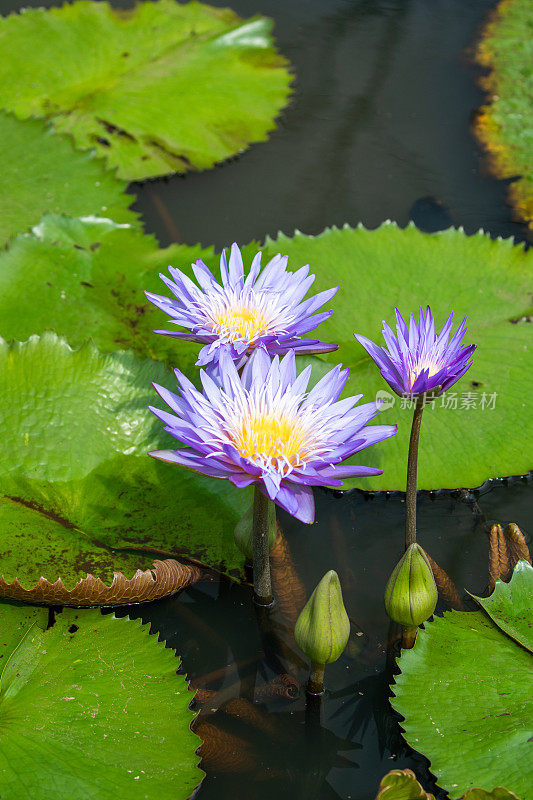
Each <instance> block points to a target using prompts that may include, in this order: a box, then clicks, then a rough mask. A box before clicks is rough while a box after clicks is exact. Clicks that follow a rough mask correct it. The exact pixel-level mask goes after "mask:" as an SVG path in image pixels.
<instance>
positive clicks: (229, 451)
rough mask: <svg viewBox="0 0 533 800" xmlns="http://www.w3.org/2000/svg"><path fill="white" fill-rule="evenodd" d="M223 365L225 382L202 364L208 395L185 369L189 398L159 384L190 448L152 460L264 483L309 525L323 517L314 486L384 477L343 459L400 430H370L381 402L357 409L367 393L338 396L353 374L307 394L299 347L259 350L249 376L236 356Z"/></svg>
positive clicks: (328, 379)
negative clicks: (281, 353)
mask: <svg viewBox="0 0 533 800" xmlns="http://www.w3.org/2000/svg"><path fill="white" fill-rule="evenodd" d="M219 366H220V370H219V375H220V382H215V381H214V380H213V377H212V375H210V374H208V373H207V372H206V371H205V370H200V375H201V380H202V385H203V393H202V392H200V391H198V390H197V389H195V387H194V386H193V384H192V383H191V382H190V381H189V380H188V378H186V377H185V375H183V374H182V373H181V372H180V371H179V370H176V376H177V378H178V383H179V387H180V392H179V394H173V393H172V392H169V391H168V390H167V389H164V388H163V387H162V386H157V385H155V384H154V386H155V389H156V391H157V392H158V393H159V395H160V396H161V398H162V399H163V400H164V401H165V402H166V403H167V404H168V406H169V407H170V409H171V410H172V411H173V412H174V413H173V414H169V413H168V412H166V411H160V410H159V409H157V408H151V409H150V410H151V411H153V413H154V414H156V416H158V417H159V418H160V419H161V420H162V421H163V422H164V423H165V426H166V428H165V430H167V431H168V432H169V433H170V434H172V436H174V437H175V438H176V439H179V440H180V441H181V442H183V444H185V445H186V446H187V447H186V449H182V450H157V451H155V452H152V453H150V455H151V456H154V458H158V459H160V460H161V461H166V462H168V463H170V464H180V465H182V466H184V467H188V468H189V469H193V470H197V471H198V472H202V473H204V474H205V475H211V476H213V477H215V478H227V479H228V480H230V481H231V482H232V483H234V484H235V486H241V487H242V486H249V485H251V484H255V485H257V486H258V487H259V489H260V490H261V491H262V492H263V494H264V495H266V496H267V497H269V498H271V499H272V500H274V502H275V503H277V504H278V505H279V506H281V507H282V508H284V509H285V510H286V511H288V512H289V514H292V515H293V516H294V517H296V518H297V519H299V520H301V521H302V522H307V523H310V522H313V520H314V516H315V506H314V500H313V492H312V489H311V487H312V486H342V479H343V478H349V477H353V476H359V475H380V474H381V473H382V470H380V469H375V468H373V467H361V466H351V465H342V464H341V463H340V462H341V461H343V460H345V459H346V458H348V457H349V456H352V455H353V454H354V453H357V452H358V451H359V450H363V449H364V448H365V447H368V446H369V445H371V444H375V443H376V442H380V441H382V440H383V439H387V438H388V437H389V436H392V435H393V434H394V433H396V425H371V426H370V427H365V426H366V424H367V423H368V422H369V421H370V420H371V419H372V418H373V417H375V416H376V414H378V412H379V404H378V403H376V402H372V403H366V404H364V405H361V406H356V403H357V402H358V400H359V399H360V398H361V395H357V396H355V397H348V398H346V399H345V400H340V401H339V400H338V397H339V395H340V393H341V391H342V389H343V387H344V385H345V383H346V380H347V378H348V373H349V370H347V369H344V370H343V369H342V368H341V366H337V367H335V368H334V369H332V370H330V371H329V372H328V373H327V374H326V375H325V376H324V377H323V378H322V379H321V380H319V381H318V383H317V384H316V386H314V388H313V389H311V391H310V392H307V385H308V383H309V379H310V375H311V366H308V367H306V368H305V369H304V370H303V371H302V372H301V374H300V375H298V376H297V375H296V362H295V356H294V351H291V352H289V353H288V354H287V355H286V356H285V357H284V358H283V360H281V361H280V360H279V357H278V356H276V357H275V358H274V359H273V360H272V361H271V360H270V357H269V356H268V355H267V354H266V353H265V351H264V350H261V349H258V350H255V351H254V352H253V354H252V356H251V357H250V359H249V360H248V361H247V363H246V365H245V367H244V369H243V371H242V374H241V375H239V373H238V372H237V368H236V366H235V363H234V362H233V360H232V358H231V356H230V355H229V353H227V352H224V353H222V354H221V358H220V362H219Z"/></svg>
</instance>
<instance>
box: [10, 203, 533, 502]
mask: <svg viewBox="0 0 533 800" xmlns="http://www.w3.org/2000/svg"><path fill="white" fill-rule="evenodd" d="M264 250H265V254H264V259H263V260H264V261H265V260H266V258H269V257H271V256H272V255H274V254H276V253H278V252H282V253H287V254H288V255H289V258H290V260H289V264H290V268H292V269H293V270H296V269H297V268H298V267H300V266H302V264H305V263H310V264H311V269H312V271H313V272H315V273H316V276H317V277H316V288H317V289H326V288H328V287H331V286H335V285H339V286H340V290H339V292H338V294H337V296H336V297H335V298H334V300H333V301H332V306H333V309H334V313H333V316H332V317H331V319H330V320H328V322H326V323H324V324H323V325H321V326H320V328H319V330H318V331H317V333H318V334H319V335H320V337H321V338H322V339H323V340H324V341H333V342H338V343H339V344H340V348H339V351H337V352H336V353H332V354H330V355H328V356H326V357H325V358H327V359H328V361H324V360H318V359H315V360H314V361H315V368H314V370H315V373H316V374H318V373H319V371H320V368H321V365H324V368H325V367H326V365H327V364H328V363H337V362H338V361H342V362H344V364H346V365H347V366H349V367H350V368H351V370H352V377H351V379H350V381H349V383H348V386H347V388H346V392H350V393H354V394H358V393H360V392H362V393H363V394H364V396H365V398H366V399H368V400H370V399H374V398H375V396H376V394H377V392H387V391H389V387H388V386H387V384H386V383H385V381H384V380H383V378H382V377H381V375H380V373H379V370H378V369H377V367H376V366H375V365H374V363H373V362H372V361H371V359H370V358H369V356H368V355H367V353H366V351H365V350H363V348H362V347H361V346H360V345H359V344H358V342H356V340H355V339H354V338H353V332H354V331H357V332H359V333H363V334H364V335H366V336H369V337H370V338H372V339H374V341H377V342H379V341H380V340H381V325H382V320H383V319H387V320H388V321H389V322H392V321H393V318H394V307H395V305H398V306H399V308H400V310H401V311H402V312H403V313H404V314H405V313H408V312H409V311H410V310H412V309H414V310H416V309H417V308H418V305H419V303H422V304H426V303H429V304H430V305H431V308H432V310H433V312H434V314H435V316H436V318H437V323H438V324H443V323H444V320H445V319H446V317H447V316H448V314H449V312H450V310H452V309H454V310H455V313H456V318H457V322H459V320H460V319H461V318H462V317H463V316H464V315H465V314H466V315H467V316H468V324H469V330H468V333H467V336H466V341H467V342H474V343H476V344H477V346H478V348H477V350H476V352H475V354H474V365H473V366H472V368H471V369H470V371H469V372H468V373H467V374H466V375H465V377H464V378H463V379H462V380H461V381H460V382H459V383H458V384H456V385H455V386H454V387H452V389H451V390H450V391H449V392H448V393H446V394H445V395H444V396H443V397H442V398H440V399H438V400H437V401H436V403H434V404H433V405H430V406H429V407H428V408H427V409H426V411H425V412H424V419H423V422H422V434H421V447H420V459H419V485H420V488H425V489H436V488H441V487H450V488H453V487H458V486H459V487H463V486H476V485H479V484H481V483H482V482H483V481H484V480H486V479H487V478H491V477H497V476H504V475H511V474H523V473H526V472H527V471H528V470H529V469H531V468H532V467H533V462H532V460H531V453H532V452H533V443H532V431H531V424H530V419H529V417H528V416H527V414H526V413H525V411H526V404H527V398H528V397H529V396H531V393H533V370H531V366H530V365H531V359H532V357H531V342H532V341H533V327H532V325H531V323H530V322H528V315H529V314H530V313H531V312H532V311H533V294H532V291H531V274H532V269H531V267H532V264H533V253H531V252H530V253H525V252H524V250H523V248H522V247H520V246H513V245H512V243H511V241H510V240H507V241H501V240H498V241H494V240H492V239H490V238H489V237H488V236H484V235H483V234H478V235H476V236H471V237H469V236H465V235H464V233H462V232H461V231H457V230H449V231H445V232H443V233H438V234H425V233H421V232H420V231H418V230H417V229H416V228H414V227H409V228H407V229H406V230H401V229H399V228H398V227H397V226H396V225H392V224H386V225H383V226H382V227H381V228H379V229H378V230H375V231H367V230H365V229H364V228H358V229H356V230H353V229H351V228H348V227H346V228H344V229H343V230H336V229H332V230H327V231H325V232H324V233H323V234H322V235H321V236H317V237H311V236H304V235H303V234H299V233H297V234H296V235H295V236H294V237H293V238H292V239H291V238H288V237H285V236H280V238H279V239H278V240H276V241H275V242H273V241H271V240H267V242H266V244H265V247H264ZM256 251H257V245H256V244H254V245H249V246H248V247H247V248H245V263H246V264H247V265H249V264H250V262H251V258H252V255H253V254H255V252H256ZM198 257H202V258H203V259H204V260H205V261H206V263H208V264H209V266H211V267H213V268H216V262H217V261H218V256H216V255H215V254H214V253H213V251H212V249H208V250H201V249H200V247H185V246H183V245H174V246H172V247H170V248H168V249H167V250H158V249H157V246H156V244H155V241H154V240H153V239H152V238H151V237H148V236H145V235H143V234H142V233H141V232H140V231H138V230H135V229H132V228H127V227H126V228H124V227H120V226H117V225H116V224H115V223H113V222H111V221H110V220H96V221H95V220H92V221H90V220H89V221H87V220H85V221H82V220H71V219H69V218H65V217H56V216H50V217H45V218H44V219H43V221H42V222H41V223H40V224H39V225H38V226H36V228H35V230H34V232H33V233H32V234H31V235H25V236H22V237H18V238H17V239H16V241H15V242H14V243H13V245H12V247H11V248H10V249H9V250H8V251H6V252H5V253H3V254H0V319H1V322H0V333H1V334H2V335H3V336H4V337H5V338H8V339H11V338H18V339H25V338H27V337H28V336H29V335H30V334H31V333H32V332H34V331H36V332H39V333H40V332H42V331H43V330H46V329H50V328H52V329H54V330H56V331H57V332H58V333H60V334H63V335H65V336H67V337H68V339H69V341H70V342H71V343H72V344H73V345H76V346H77V345H80V344H81V343H82V342H83V341H84V340H85V338H86V337H87V336H88V335H90V336H91V337H92V338H93V340H94V341H95V343H96V345H97V346H98V347H99V348H100V349H101V350H103V351H112V350H115V349H116V348H117V346H118V347H128V348H134V349H135V350H136V351H137V352H138V353H139V354H140V355H150V356H152V357H154V358H157V359H165V360H168V361H169V362H170V363H172V364H174V365H178V366H179V367H180V368H181V369H183V370H185V371H187V372H189V374H190V375H191V376H196V375H197V369H196V368H194V363H195V361H196V358H197V353H198V350H199V346H198V345H195V344H191V343H187V342H176V341H175V340H173V339H170V338H168V337H164V336H159V335H156V334H154V333H152V329H153V328H160V327H164V326H165V323H166V317H165V315H164V314H163V313H162V312H160V311H159V310H157V309H156V308H155V307H153V306H151V304H149V303H147V302H146V299H145V297H144V294H143V289H149V290H151V291H157V292H161V291H162V290H163V291H164V287H163V285H162V283H161V281H160V280H159V278H158V273H159V271H160V270H161V269H165V268H166V265H167V264H168V263H172V264H173V265H174V266H178V267H180V268H182V269H183V270H184V271H185V272H186V273H187V274H189V275H192V271H191V269H190V263H191V261H192V260H194V259H196V258H198ZM22 295H24V296H25V297H26V298H27V299H26V305H25V309H24V314H20V313H18V304H19V302H20V301H19V298H20V297H21V296H22ZM172 384H173V381H172V380H171V381H170V383H168V384H167V385H168V387H169V388H172ZM390 400H392V401H393V403H394V405H393V406H392V407H390V408H388V409H387V410H386V411H384V412H382V414H381V416H380V422H384V423H398V425H399V429H398V434H397V435H396V436H394V437H393V438H392V439H389V440H387V441H386V442H384V443H382V444H378V445H374V446H373V447H371V448H370V449H369V450H367V451H365V453H364V458H365V461H364V463H365V464H369V465H370V466H378V467H381V468H382V469H384V474H383V475H382V476H378V477H371V478H361V479H358V480H357V482H355V481H353V480H351V481H347V482H346V484H345V485H346V486H347V487H349V486H351V485H358V486H360V487H362V488H365V489H400V490H402V489H405V464H406V458H407V447H408V440H409V431H410V425H411V418H412V411H411V410H410V409H409V408H403V407H402V405H403V404H402V402H401V401H400V399H399V398H397V397H396V396H395V395H392V393H390ZM467 456H468V457H467ZM358 458H359V459H360V458H361V455H359V456H358Z"/></svg>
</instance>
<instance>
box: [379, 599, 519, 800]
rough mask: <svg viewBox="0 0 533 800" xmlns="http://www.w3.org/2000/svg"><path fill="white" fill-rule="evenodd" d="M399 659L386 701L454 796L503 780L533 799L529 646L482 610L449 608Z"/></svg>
mask: <svg viewBox="0 0 533 800" xmlns="http://www.w3.org/2000/svg"><path fill="white" fill-rule="evenodd" d="M528 597H529V609H530V611H529V613H531V602H532V597H531V594H529V595H528ZM398 663H399V666H400V668H401V671H402V672H401V675H398V676H397V678H396V686H395V687H394V693H395V695H396V697H395V698H393V700H392V705H393V706H394V708H395V709H396V710H397V711H399V712H400V714H403V716H404V717H405V722H402V726H403V727H404V729H405V738H406V739H407V742H408V743H409V744H410V745H411V747H413V748H415V750H419V751H420V752H421V753H424V755H425V756H427V758H429V759H430V761H431V770H432V772H434V773H435V775H436V776H437V780H438V783H439V785H440V786H442V787H443V788H444V789H446V791H447V792H449V794H450V797H451V798H452V800H454V799H455V798H458V797H460V796H461V795H462V794H464V792H466V791H467V790H468V789H471V788H474V787H482V788H484V789H489V788H491V787H493V786H495V785H498V784H501V783H502V782H505V784H506V786H507V787H508V788H509V790H510V791H511V792H515V793H516V795H518V796H519V797H520V798H522V800H531V797H532V796H533V795H532V794H531V789H532V786H531V770H530V767H529V765H530V757H531V753H530V750H531V737H532V736H533V725H532V720H533V700H532V695H531V671H532V669H533V656H532V654H531V653H530V652H528V651H527V650H525V649H524V648H523V647H521V646H520V645H519V644H517V643H516V642H515V641H514V640H513V639H511V638H510V637H509V636H507V635H506V634H505V633H503V631H502V630H500V628H499V627H497V626H496V625H495V624H494V623H493V622H492V620H491V619H490V618H489V617H487V616H486V615H485V613H484V612H482V611H479V612H477V611H476V612H464V611H450V612H447V613H445V614H444V616H443V617H435V618H434V621H433V622H430V623H426V626H425V629H421V630H420V631H419V632H418V637H417V640H416V644H415V646H414V647H413V649H412V650H404V651H403V653H402V655H401V657H400V658H399V660H398Z"/></svg>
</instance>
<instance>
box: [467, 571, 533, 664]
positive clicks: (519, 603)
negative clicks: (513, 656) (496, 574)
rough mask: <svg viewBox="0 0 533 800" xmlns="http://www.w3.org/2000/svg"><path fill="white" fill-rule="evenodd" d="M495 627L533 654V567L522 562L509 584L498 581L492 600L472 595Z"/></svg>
mask: <svg viewBox="0 0 533 800" xmlns="http://www.w3.org/2000/svg"><path fill="white" fill-rule="evenodd" d="M472 597H473V598H474V599H475V600H477V602H478V603H479V605H480V606H482V608H484V609H485V611H486V612H487V614H488V615H489V617H490V618H491V619H492V621H493V622H495V623H496V625H497V626H498V627H499V628H501V629H502V631H505V633H507V634H508V635H509V636H512V637H513V639H515V640H516V641H517V642H519V643H520V644H521V645H523V646H524V647H526V648H527V649H528V650H530V651H531V652H532V653H533V615H532V613H531V612H532V602H531V598H532V597H533V567H532V566H531V564H528V563H527V561H525V560H522V561H519V562H518V564H517V565H516V567H515V569H514V572H513V576H512V578H511V581H510V582H509V583H504V582H503V581H496V586H495V587H494V591H493V592H492V594H491V595H489V597H477V596H476V595H472Z"/></svg>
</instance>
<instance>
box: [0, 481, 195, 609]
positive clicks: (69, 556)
mask: <svg viewBox="0 0 533 800" xmlns="http://www.w3.org/2000/svg"><path fill="white" fill-rule="evenodd" d="M29 503H32V501H28V500H27V501H22V500H20V499H17V498H10V497H5V496H0V536H1V539H2V559H1V562H0V597H9V598H14V599H20V600H26V601H30V602H46V603H56V604H61V605H75V606H95V605H106V606H109V605H117V604H122V603H131V602H138V601H144V600H154V599H155V598H158V597H163V596H165V595H167V594H170V593H172V592H175V591H177V590H178V589H183V588H185V586H187V585H189V584H190V583H194V582H195V581H196V580H198V578H199V575H200V572H199V570H198V569H197V568H195V567H190V566H188V565H186V564H180V563H179V562H177V561H175V560H174V559H165V560H164V561H161V560H156V561H155V562H154V559H153V556H152V557H150V556H148V555H144V554H142V553H130V552H115V551H112V550H110V549H109V548H106V547H103V546H102V545H99V544H98V543H97V542H95V541H93V540H91V539H90V538H89V537H88V536H87V534H85V533H84V532H83V531H80V530H77V529H76V528H73V527H72V526H71V525H69V523H68V521H67V520H62V519H61V518H59V517H57V516H52V515H51V514H52V512H50V511H47V509H46V508H42V507H39V506H38V505H37V504H35V503H33V504H32V505H30V504H29Z"/></svg>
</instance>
